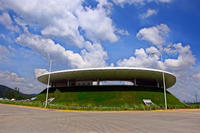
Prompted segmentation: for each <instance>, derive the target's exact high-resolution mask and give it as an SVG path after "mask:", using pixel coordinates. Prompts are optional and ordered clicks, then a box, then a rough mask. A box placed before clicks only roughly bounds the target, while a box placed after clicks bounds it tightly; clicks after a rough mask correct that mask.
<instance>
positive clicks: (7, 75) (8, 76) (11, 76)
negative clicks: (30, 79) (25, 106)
mask: <svg viewBox="0 0 200 133" xmlns="http://www.w3.org/2000/svg"><path fill="white" fill-rule="evenodd" d="M0 79H3V80H7V81H11V82H23V81H24V80H25V79H24V78H22V77H19V76H18V75H17V74H16V73H14V72H8V71H0Z"/></svg>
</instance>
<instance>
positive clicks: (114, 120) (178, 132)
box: [0, 104, 200, 133]
mask: <svg viewBox="0 0 200 133" xmlns="http://www.w3.org/2000/svg"><path fill="white" fill-rule="evenodd" d="M0 133H200V110H199V111H198V110H196V111H195V110H193V111H166V112H165V111H161V112H153V111H148V112H64V111H53V110H41V109H34V108H26V107H17V106H11V105H3V104H0Z"/></svg>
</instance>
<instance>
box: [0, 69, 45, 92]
mask: <svg viewBox="0 0 200 133" xmlns="http://www.w3.org/2000/svg"><path fill="white" fill-rule="evenodd" d="M0 83H1V85H5V86H8V87H11V88H13V89H14V88H15V87H18V88H20V92H23V93H28V94H31V93H39V92H41V91H42V88H44V86H43V85H42V84H41V83H39V82H38V81H36V80H33V79H31V77H29V78H28V79H27V78H24V77H21V76H19V75H18V74H17V73H14V72H9V71H0Z"/></svg>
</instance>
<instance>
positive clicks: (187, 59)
mask: <svg viewBox="0 0 200 133" xmlns="http://www.w3.org/2000/svg"><path fill="white" fill-rule="evenodd" d="M173 47H174V49H172V51H173V53H177V54H178V58H177V59H166V60H165V66H166V67H167V68H170V69H173V70H180V69H188V68H189V67H192V66H193V65H194V63H195V57H194V55H193V54H192V51H191V49H190V46H189V45H186V46H182V43H177V44H174V45H173Z"/></svg>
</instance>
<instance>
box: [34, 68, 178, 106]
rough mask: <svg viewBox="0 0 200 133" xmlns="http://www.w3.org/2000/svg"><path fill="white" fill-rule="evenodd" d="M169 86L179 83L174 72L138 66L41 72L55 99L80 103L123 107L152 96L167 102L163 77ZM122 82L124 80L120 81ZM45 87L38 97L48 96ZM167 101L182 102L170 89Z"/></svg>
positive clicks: (154, 100) (42, 80)
mask: <svg viewBox="0 0 200 133" xmlns="http://www.w3.org/2000/svg"><path fill="white" fill-rule="evenodd" d="M163 73H164V76H165V85H166V88H170V87H172V86H173V85H174V84H175V83H176V77H175V75H174V74H172V73H170V72H167V71H162V70H158V69H148V68H135V67H104V68H85V69H71V70H62V71H54V72H50V73H44V74H42V75H40V76H38V80H39V81H40V82H42V83H44V84H48V78H49V76H50V80H49V84H50V88H49V93H50V94H49V96H50V97H54V98H55V100H54V101H53V102H55V103H62V104H66V105H77V106H87V105H91V106H106V107H121V106H134V105H140V104H144V102H143V101H144V99H150V100H151V101H152V102H153V104H156V105H158V106H163V105H164V95H163V77H162V74H163ZM119 83H123V84H119ZM45 93H46V90H44V91H43V92H41V94H40V95H39V96H38V97H39V99H41V100H44V99H45ZM167 101H168V105H181V104H182V103H181V102H180V101H179V100H178V99H177V98H176V97H175V96H173V95H172V94H171V93H170V92H168V91H167Z"/></svg>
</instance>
